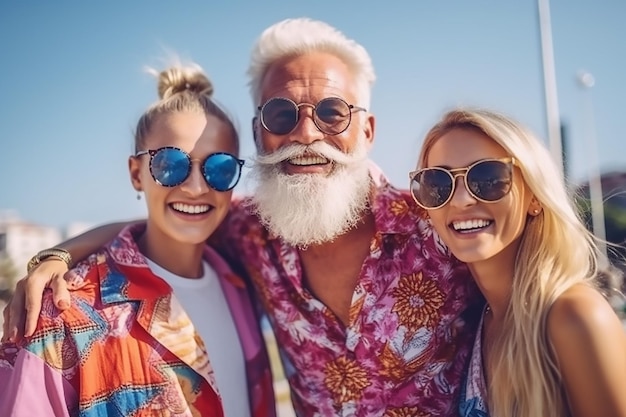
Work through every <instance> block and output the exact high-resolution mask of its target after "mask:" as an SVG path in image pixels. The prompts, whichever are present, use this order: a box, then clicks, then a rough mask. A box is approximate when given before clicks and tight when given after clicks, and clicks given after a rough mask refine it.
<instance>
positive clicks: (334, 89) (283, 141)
mask: <svg viewBox="0 0 626 417" xmlns="http://www.w3.org/2000/svg"><path fill="white" fill-rule="evenodd" d="M351 79H352V77H351V72H350V70H349V68H348V67H347V66H346V65H345V64H344V63H343V62H342V61H341V60H339V59H338V58H337V57H335V56H333V55H330V54H326V53H319V52H317V53H311V54H307V55H302V56H297V57H293V58H289V59H284V60H282V61H279V62H277V63H275V64H274V65H272V66H271V67H270V68H269V70H268V72H267V74H266V76H265V78H264V80H263V83H262V86H261V87H262V91H261V103H264V102H265V101H266V100H268V99H269V98H272V97H285V98H289V99H291V100H293V101H294V102H295V103H310V104H316V103H317V102H318V101H320V100H321V99H323V98H326V97H333V96H334V97H341V98H343V99H344V100H346V101H347V102H348V103H356V91H355V87H354V83H353V82H352V80H351ZM312 111H313V109H312V108H310V107H301V110H300V116H301V118H300V120H299V123H298V125H297V126H296V128H295V129H294V130H293V131H292V132H291V133H289V134H287V135H274V134H271V133H269V132H267V131H266V130H265V129H263V128H262V127H261V126H260V123H258V122H256V120H255V123H254V129H255V138H256V140H257V147H260V148H261V149H263V150H264V151H265V152H272V151H275V150H276V149H278V148H280V147H281V146H285V145H287V144H289V143H293V142H298V143H301V144H305V145H306V144H310V143H313V142H314V141H319V140H323V141H326V142H327V143H328V144H330V145H332V146H334V147H336V148H337V149H339V150H341V151H343V152H348V151H350V150H352V148H353V147H354V145H355V143H356V140H357V138H358V136H359V135H365V138H366V139H367V141H368V143H370V144H371V143H372V141H373V140H374V116H372V115H371V114H368V113H362V112H361V113H355V114H354V115H353V118H352V123H351V124H350V126H349V127H348V129H347V130H346V131H345V132H343V133H341V134H339V135H335V136H326V135H325V134H324V133H322V132H320V130H319V129H318V128H317V126H315V123H314V122H313V119H312V117H311V116H312ZM359 130H361V132H359ZM283 169H284V171H285V172H286V173H290V174H298V173H319V174H321V175H327V174H329V173H330V172H331V171H332V169H333V165H332V164H326V165H314V166H296V165H290V164H288V163H285V164H284V167H283ZM373 237H374V218H373V216H372V215H371V213H369V212H368V213H366V214H365V215H364V217H363V219H362V221H361V223H360V224H359V225H358V226H357V227H356V228H354V229H352V230H350V231H348V232H347V233H345V234H343V235H341V236H339V237H338V238H336V239H335V240H334V241H333V242H326V243H323V244H320V245H311V246H309V247H308V248H307V249H306V250H300V251H299V253H300V262H301V266H302V270H303V276H304V280H305V282H304V285H305V287H306V288H307V289H308V290H309V291H310V292H311V293H312V295H313V296H314V297H316V298H317V299H318V300H320V301H321V302H322V303H324V304H325V305H326V306H327V307H328V308H329V309H330V310H331V311H332V312H333V313H334V314H335V315H336V316H337V318H338V319H339V320H340V321H341V322H342V323H343V324H344V325H347V324H348V322H349V313H350V305H351V301H352V294H353V293H354V288H355V287H356V283H357V280H358V278H359V274H360V272H361V265H363V262H364V260H365V257H366V256H367V254H368V253H369V247H370V242H371V240H372V238H373Z"/></svg>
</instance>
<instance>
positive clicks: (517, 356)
mask: <svg viewBox="0 0 626 417" xmlns="http://www.w3.org/2000/svg"><path fill="white" fill-rule="evenodd" d="M456 128H462V129H472V130H475V131H479V132H482V133H484V134H485V135H487V136H489V137H490V138H491V139H493V140H494V141H495V142H496V143H498V144H499V145H500V146H502V147H503V148H504V149H505V150H506V151H507V152H508V153H509V155H510V156H513V157H514V158H515V159H516V160H517V161H519V168H520V170H521V172H522V177H523V179H524V181H525V182H526V184H527V185H528V187H529V188H530V190H531V191H532V193H533V194H534V195H535V197H536V198H537V199H538V200H539V202H540V204H541V207H542V209H543V210H542V212H541V214H539V215H538V216H535V217H533V216H529V217H528V219H527V222H526V227H525V230H524V232H523V235H522V238H521V244H520V247H519V250H518V253H517V257H516V260H515V272H514V276H513V288H512V291H511V300H510V302H509V307H508V310H507V311H506V313H505V317H504V323H503V326H502V329H504V330H503V331H502V333H501V334H500V337H499V339H498V340H497V341H496V342H495V345H494V347H493V349H492V353H491V355H492V359H493V362H492V363H494V364H495V366H494V369H492V370H491V380H490V381H489V399H488V403H489V409H490V414H491V415H493V416H498V417H528V416H538V417H539V416H550V417H560V416H568V415H569V409H568V404H567V398H566V394H565V392H564V389H563V386H562V383H561V378H560V373H559V366H558V362H557V359H556V357H555V355H554V350H553V348H552V346H551V344H550V342H549V340H548V337H547V328H546V325H547V324H546V323H547V316H548V312H549V311H550V307H551V306H552V304H553V303H554V301H555V300H556V299H557V298H558V297H559V296H560V295H561V294H563V293H564V292H565V291H567V290H568V289H569V288H571V287H572V286H574V285H576V284H579V283H588V284H592V282H593V280H594V277H595V276H596V272H597V271H596V268H597V257H596V256H597V247H596V244H595V241H594V237H593V235H592V234H591V233H589V231H588V230H587V229H586V227H585V225H584V223H583V222H582V221H581V218H580V216H579V214H578V212H577V210H576V209H575V206H574V203H573V199H572V196H571V194H570V193H569V192H568V189H567V187H566V185H565V183H564V181H563V179H562V176H561V175H562V174H561V173H560V171H559V170H558V169H557V167H556V165H555V163H554V161H553V160H552V158H551V156H550V154H549V152H548V151H547V149H546V148H545V146H544V145H543V144H542V143H541V142H540V141H539V140H538V139H537V138H536V137H535V136H534V135H532V134H531V133H530V132H529V131H527V130H526V129H525V128H524V127H522V126H520V125H519V124H518V123H516V122H514V121H513V120H511V119H510V118H508V117H506V116H503V115H501V114H497V113H494V112H491V111H486V110H478V109H476V110H474V109H457V110H453V111H450V112H448V113H447V114H445V115H444V116H443V118H442V120H441V121H440V122H439V123H437V124H436V125H435V126H434V127H433V128H432V129H431V130H430V131H429V132H428V134H427V135H426V138H425V140H424V144H423V146H422V151H421V153H420V157H419V166H420V167H424V166H425V163H426V158H427V156H428V152H429V150H430V148H431V146H432V145H433V143H434V142H435V141H436V140H437V139H439V138H440V137H441V136H443V135H444V134H445V133H447V132H449V131H450V130H452V129H456ZM459 145H460V146H462V145H461V144H459Z"/></svg>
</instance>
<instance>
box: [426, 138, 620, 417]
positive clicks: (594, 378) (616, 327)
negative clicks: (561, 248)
mask: <svg viewBox="0 0 626 417" xmlns="http://www.w3.org/2000/svg"><path fill="white" fill-rule="evenodd" d="M460 141H462V143H464V145H466V146H463V147H459V146H458V143H460ZM506 156H508V155H507V153H506V151H505V150H504V149H503V148H502V147H500V146H499V145H498V144H497V143H496V142H495V141H493V140H492V139H490V138H489V137H488V136H486V135H484V134H482V133H479V132H476V131H472V130H466V129H453V130H451V131H450V132H448V133H446V134H444V135H443V136H441V138H439V139H437V140H436V141H435V143H434V144H433V146H432V148H431V151H430V152H429V154H428V157H427V166H444V167H448V168H463V167H467V166H468V165H470V164H472V163H474V162H476V161H478V160H481V159H485V158H500V157H506ZM456 181H457V182H456V189H455V191H454V194H453V197H452V199H451V200H450V202H448V203H447V204H446V205H445V206H444V207H442V208H440V209H436V210H429V216H430V218H431V222H432V223H433V226H434V227H435V229H436V230H437V231H438V233H439V235H440V236H441V237H442V239H443V240H444V242H445V243H446V244H447V245H448V246H449V247H450V249H451V251H452V252H453V253H454V254H455V256H456V257H457V258H459V259H460V260H461V261H464V262H466V263H467V264H468V267H469V269H470V270H471V272H472V276H473V277H474V279H475V281H476V283H477V284H478V286H479V288H480V290H481V292H482V293H483V295H484V296H485V298H486V300H487V303H488V305H489V306H490V309H491V310H490V311H489V312H488V313H486V315H485V321H484V328H483V330H484V332H483V352H482V356H483V360H484V361H485V364H486V366H485V373H486V375H485V378H486V380H487V381H489V380H490V379H491V370H492V369H493V367H494V366H495V365H494V364H493V362H492V361H491V355H490V347H491V346H492V345H493V341H494V340H495V338H497V337H498V335H499V334H500V333H501V331H502V322H503V315H504V313H505V310H506V307H507V305H508V303H509V300H510V289H511V287H512V285H513V272H514V269H515V256H516V253H517V250H518V247H519V238H520V236H521V234H522V233H523V230H524V224H525V221H526V218H527V216H535V215H538V214H539V213H540V211H541V205H540V204H539V202H538V201H537V200H536V199H535V198H534V196H532V193H531V192H530V190H529V189H528V187H527V185H526V183H525V182H524V181H523V179H522V177H521V172H520V171H519V169H517V168H515V171H514V177H513V188H512V190H511V191H510V192H509V194H508V195H507V196H505V197H504V198H503V199H502V200H500V201H498V202H496V203H483V202H480V201H478V200H476V199H474V198H473V197H472V196H471V195H470V194H469V193H468V192H467V190H466V188H465V186H464V185H463V180H462V178H457V180H456ZM473 219H480V220H490V221H493V224H492V225H490V226H489V227H487V228H485V229H484V230H482V231H480V232H476V233H465V234H463V233H458V232H456V231H454V229H453V228H451V224H453V223H454V222H455V221H467V220H473ZM548 338H549V340H550V342H551V343H552V345H553V347H554V350H555V354H556V359H557V361H558V366H559V371H560V372H561V375H562V379H563V387H564V389H565V392H566V395H567V397H568V399H569V406H570V410H571V412H572V415H573V416H575V417H592V416H594V417H595V416H611V417H624V416H626V395H624V387H625V386H626V332H624V329H623V327H622V324H621V322H620V320H619V318H618V317H617V315H616V314H615V312H614V311H613V309H612V307H611V306H610V305H609V304H608V302H607V301H606V299H605V298H604V297H603V296H602V295H601V294H600V293H598V292H597V291H596V290H595V289H593V288H591V287H588V286H586V285H577V286H575V287H573V288H571V289H569V290H567V291H566V292H565V293H564V294H563V295H561V296H560V297H559V298H558V299H557V300H556V301H555V303H554V305H553V306H552V308H551V310H550V312H549V314H548Z"/></svg>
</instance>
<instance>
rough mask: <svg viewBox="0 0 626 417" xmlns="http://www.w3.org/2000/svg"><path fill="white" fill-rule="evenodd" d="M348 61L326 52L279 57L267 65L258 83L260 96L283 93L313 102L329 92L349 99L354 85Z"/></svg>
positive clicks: (354, 89) (331, 94) (262, 97)
mask: <svg viewBox="0 0 626 417" xmlns="http://www.w3.org/2000/svg"><path fill="white" fill-rule="evenodd" d="M353 78H354V77H353V76H352V72H351V71H350V68H349V67H348V65H347V64H346V63H345V62H343V61H342V60H341V59H340V58H339V57H337V56H335V55H333V54H330V53H326V52H312V53H307V54H304V55H298V56H293V57H287V58H283V59H281V60H279V61H276V62H275V63H273V64H272V65H270V67H269V68H268V70H267V72H266V74H265V76H264V78H263V82H262V83H261V99H262V101H265V100H267V99H269V98H271V97H277V96H280V97H286V98H289V99H292V100H294V101H296V102H316V101H319V100H321V99H322V98H325V97H329V96H337V97H342V98H344V99H347V100H349V101H352V100H354V99H355V94H356V86H355V83H354V81H353Z"/></svg>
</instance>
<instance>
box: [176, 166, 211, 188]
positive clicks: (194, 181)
mask: <svg viewBox="0 0 626 417" xmlns="http://www.w3.org/2000/svg"><path fill="white" fill-rule="evenodd" d="M189 164H190V166H189V174H188V175H187V178H185V180H184V181H183V182H182V183H181V184H180V188H181V189H182V190H183V191H185V192H187V193H189V194H190V195H199V194H203V193H205V192H206V191H207V190H208V189H209V185H208V184H207V182H206V180H205V178H204V169H203V167H202V164H203V161H201V160H199V159H189Z"/></svg>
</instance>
